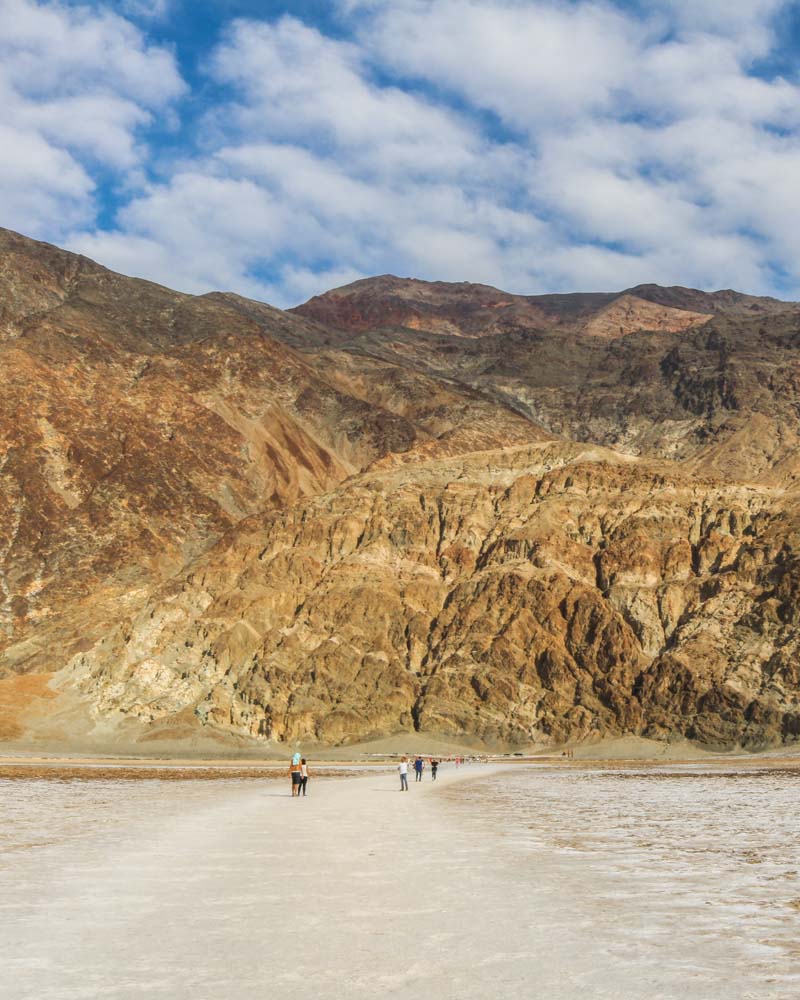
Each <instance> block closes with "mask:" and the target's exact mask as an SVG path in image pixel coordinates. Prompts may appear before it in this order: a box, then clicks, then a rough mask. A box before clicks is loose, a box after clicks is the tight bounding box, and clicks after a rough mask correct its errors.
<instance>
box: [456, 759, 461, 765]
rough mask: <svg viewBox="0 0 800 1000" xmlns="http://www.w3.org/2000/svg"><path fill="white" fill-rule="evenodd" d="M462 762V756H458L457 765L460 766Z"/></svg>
mask: <svg viewBox="0 0 800 1000" xmlns="http://www.w3.org/2000/svg"><path fill="white" fill-rule="evenodd" d="M460 764H461V758H460V757H456V767H459V766H460Z"/></svg>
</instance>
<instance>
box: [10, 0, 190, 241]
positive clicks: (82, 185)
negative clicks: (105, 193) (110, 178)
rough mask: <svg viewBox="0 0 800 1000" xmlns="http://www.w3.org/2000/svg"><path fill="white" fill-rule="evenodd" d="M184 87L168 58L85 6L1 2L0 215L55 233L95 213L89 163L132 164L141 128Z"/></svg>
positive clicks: (122, 23) (139, 154) (141, 151)
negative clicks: (0, 154) (0, 207)
mask: <svg viewBox="0 0 800 1000" xmlns="http://www.w3.org/2000/svg"><path fill="white" fill-rule="evenodd" d="M183 90H184V84H183V82H182V80H181V77H180V75H179V73H178V70H177V68H176V65H175V61H174V58H173V56H172V55H171V54H170V53H168V52H167V51H166V50H165V49H163V48H159V47H158V46H152V45H149V44H148V43H147V41H146V39H145V38H144V36H143V35H142V34H141V32H140V31H139V30H138V29H137V28H135V27H134V26H133V25H132V24H130V22H128V21H126V20H125V19H124V18H121V17H119V16H117V15H115V14H113V13H111V12H109V11H104V10H98V9H96V8H93V7H88V6H74V5H67V4H59V3H36V2H34V0H2V2H1V3H0V103H1V106H2V127H3V130H4V140H5V141H4V142H3V147H2V148H3V163H2V165H0V200H1V201H2V204H3V206H4V214H3V218H2V220H0V221H2V223H3V224H4V225H7V226H17V227H18V228H21V229H23V230H24V231H26V232H28V233H31V234H32V235H36V236H45V237H48V238H51V239H61V238H63V234H64V233H65V232H66V231H67V230H68V229H70V228H72V227H74V226H76V225H78V224H90V223H91V221H92V217H93V214H94V205H93V191H94V188H95V182H94V181H93V179H92V174H93V169H94V166H101V167H103V168H111V169H113V170H117V171H134V170H136V169H137V168H138V167H139V166H140V165H141V164H142V163H143V161H144V159H145V156H146V149H145V148H144V147H143V146H142V144H141V142H140V139H139V133H140V130H141V128H142V127H143V126H145V125H147V124H148V123H149V122H150V121H151V120H152V116H153V114H155V113H159V114H161V113H163V112H164V111H165V109H167V108H168V107H169V105H170V104H171V102H173V101H174V100H175V99H176V98H177V97H179V96H180V94H181V93H182V92H183Z"/></svg>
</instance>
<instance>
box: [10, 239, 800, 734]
mask: <svg viewBox="0 0 800 1000" xmlns="http://www.w3.org/2000/svg"><path fill="white" fill-rule="evenodd" d="M798 351H800V310H798V307H797V306H796V305H794V304H792V303H781V302H777V301H775V300H772V299H755V298H752V297H749V296H742V295H738V294H737V293H734V292H719V293H713V294H706V293H702V292H697V291H694V290H691V289H675V288H673V289H662V288H659V287H658V286H640V287H639V288H636V289H630V290H628V291H627V292H624V293H619V294H607V295H606V294H603V295H599V294H593V295H574V296H561V295H553V296H534V297H525V296H512V295H508V294H507V293H505V292H501V291H499V290H497V289H492V288H489V287H487V286H481V285H469V284H461V285H446V284H442V283H426V282H415V281H404V280H401V279H397V278H392V277H384V278H380V279H370V280H367V281H365V282H357V283H355V284H354V285H352V286H348V287H347V288H345V289H338V290H335V291H334V292H331V293H329V294H328V295H326V296H321V297H318V298H317V299H314V300H312V301H311V302H310V303H308V304H307V305H306V306H304V307H301V308H300V309H299V310H296V311H293V312H289V313H286V312H281V311H280V310H276V309H272V308H270V307H269V306H265V305H263V304H261V303H255V302H249V301H248V300H245V299H242V298H240V297H239V296H234V295H225V294H213V295H207V296H199V297H192V296H186V295H179V294H178V293H175V292H171V291H170V290H168V289H164V288H161V287H159V286H156V285H152V284H150V283H147V282H140V281H135V280H133V279H128V278H124V277H122V276H120V275H115V274H113V273H111V272H109V271H106V270H105V269H103V268H102V267H100V266H99V265H97V264H94V263H93V262H91V261H87V260H85V259H84V258H79V257H75V256H74V255H71V254H67V253H64V252H63V251H59V250H57V249H56V248H52V247H47V246H45V245H43V244H37V243H34V242H33V241H30V240H25V239H23V238H22V237H18V236H16V235H15V234H11V233H7V232H2V231H0V362H1V363H2V368H0V374H1V376H2V379H3V392H2V393H0V475H2V491H0V738H15V739H19V738H24V736H25V733H26V732H37V733H40V734H41V733H43V732H45V731H47V732H49V733H50V735H52V734H53V733H56V734H59V736H60V738H61V739H62V740H64V741H65V742H68V740H69V738H70V732H71V727H72V728H73V729H74V732H75V733H79V734H80V739H82V740H83V739H85V740H87V741H88V740H91V739H92V738H93V733H97V732H102V733H103V734H105V735H108V734H109V733H112V734H113V733H115V732H116V733H120V734H123V735H124V734H128V735H127V736H125V738H127V739H148V738H151V737H157V736H162V737H163V736H165V735H166V734H174V735H179V736H183V735H187V734H191V733H193V732H205V733H213V734H216V735H217V736H219V737H220V738H222V739H228V738H240V739H242V738H243V739H248V740H253V741H256V743H257V742H259V741H262V742H263V741H265V740H295V739H309V740H319V741H322V742H327V743H339V742H347V741H354V740H358V739H362V738H365V737H368V736H375V735H381V734H388V733H393V732H398V731H406V730H412V729H418V730H422V731H425V732H432V733H434V732H435V733H441V734H448V735H452V736H466V737H472V738H477V739H481V740H484V741H486V742H487V743H495V744H505V745H528V744H530V743H532V742H537V743H548V742H560V741H562V740H565V739H582V738H586V737H595V736H598V735H604V734H614V735H616V734H620V733H624V732H633V733H638V734H642V735H647V736H656V737H672V736H686V737H689V738H691V739H696V740H699V741H701V742H703V743H706V744H709V745H714V746H735V745H745V746H751V747H756V746H765V745H769V744H773V743H778V742H781V741H784V740H791V739H795V738H797V737H798V735H800V671H799V669H798V667H797V662H798V659H797V654H798V650H797V645H798V638H797V636H798V631H797V612H796V608H797V606H798V600H797V598H798V591H799V589H800V568H798V567H800V563H799V562H798V550H799V549H800V535H798V530H799V529H800V505H799V500H800V494H798V487H797V474H798V471H799V470H798V456H800V450H799V449H798V440H797V432H796V427H797V414H798V413H800V357H798ZM33 678H36V680H34V679H33ZM23 681H24V683H23ZM65 705H68V706H69V711H67V710H66V709H65V707H64V706H65ZM31 720H34V721H31ZM48 720H50V721H51V722H52V725H49V721H48ZM53 720H55V721H53ZM59 720H61V721H59ZM34 722H35V724H34ZM48 725H49V729H48ZM37 727H38V728H37ZM76 738H77V737H76Z"/></svg>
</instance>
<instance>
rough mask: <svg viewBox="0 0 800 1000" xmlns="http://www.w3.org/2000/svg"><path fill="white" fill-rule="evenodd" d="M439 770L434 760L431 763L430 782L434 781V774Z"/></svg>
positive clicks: (437, 763)
mask: <svg viewBox="0 0 800 1000" xmlns="http://www.w3.org/2000/svg"><path fill="white" fill-rule="evenodd" d="M438 770H439V761H438V760H436V758H434V759H433V760H432V761H431V781H436V772H437V771H438Z"/></svg>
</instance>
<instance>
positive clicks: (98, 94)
mask: <svg viewBox="0 0 800 1000" xmlns="http://www.w3.org/2000/svg"><path fill="white" fill-rule="evenodd" d="M142 3H144V0H128V6H127V7H124V6H123V7H118V9H120V10H128V11H129V12H132V11H133V7H132V6H131V4H133V5H135V6H137V7H142ZM144 6H145V7H147V10H144V9H139V10H137V11H136V15H137V16H139V17H145V16H146V15H148V14H153V15H155V16H160V15H163V13H164V12H165V11H164V10H163V9H161V8H162V7H163V4H161V3H158V2H156V3H149V4H148V3H144ZM782 6H784V4H782V3H781V2H779V0H748V2H744V0H726V2H725V3H724V4H723V2H722V0H693V2H691V3H690V2H689V0H656V2H654V3H644V2H643V0H642V2H641V3H640V5H639V9H638V12H637V11H636V10H634V8H633V7H632V6H631V5H625V6H624V7H623V6H622V5H617V4H614V3H612V2H609V0H576V2H571V3H569V4H566V3H558V2H555V0H392V2H381V0H368V2H364V0H339V3H338V7H339V10H340V13H341V17H342V22H341V26H342V28H343V31H344V32H346V31H347V29H348V28H349V29H351V31H352V33H351V35H350V37H349V38H348V39H343V38H332V37H327V36H326V35H324V34H323V33H321V32H320V31H319V30H317V29H316V28H314V27H312V26H310V25H308V24H303V23H301V21H299V20H298V19H297V18H293V17H283V18H281V19H279V20H277V21H266V20H262V21H259V20H255V19H250V20H246V19H240V20H236V21H233V22H232V23H230V24H229V25H227V27H226V29H225V31H224V32H223V34H222V36H221V38H220V40H219V42H218V44H217V45H216V47H215V49H214V51H213V52H211V53H207V58H206V61H205V64H204V65H205V71H206V72H207V74H208V77H209V82H210V83H211V84H212V85H213V86H212V88H211V89H209V90H208V91H205V90H204V91H203V96H204V97H205V96H206V95H207V94H208V93H213V94H214V95H216V97H215V100H216V103H214V104H212V105H210V106H207V107H206V108H205V113H204V114H203V115H202V117H201V120H200V122H199V123H198V125H197V136H196V139H195V142H194V143H193V144H189V145H186V144H185V145H184V146H183V148H182V149H181V150H180V154H179V158H176V159H174V160H173V161H166V160H159V161H158V162H157V163H156V162H155V161H154V160H153V157H152V154H151V152H150V151H149V150H148V148H147V146H146V145H145V143H144V138H145V136H146V130H147V128H148V126H149V124H151V123H152V122H153V121H154V119H155V117H156V116H163V115H164V114H169V112H170V108H171V107H172V106H173V104H174V102H175V101H176V99H177V98H179V97H180V95H181V93H182V88H183V84H182V82H181V80H180V77H179V75H178V72H177V69H176V67H175V62H174V58H173V56H172V55H171V54H170V53H168V52H166V51H165V50H164V49H163V48H159V47H158V46H153V45H150V44H148V42H147V40H146V37H145V36H144V35H143V34H142V32H141V31H140V30H139V29H137V28H136V27H134V26H133V25H132V24H131V23H130V22H129V21H126V20H125V19H123V18H121V17H119V16H115V15H114V14H111V13H108V12H107V11H105V12H104V11H103V10H98V9H97V8H86V7H80V6H75V5H69V6H66V5H62V4H59V3H44V2H42V3H34V2H33V0H7V2H6V3H5V5H3V4H2V0H0V56H2V57H3V58H2V63H1V65H2V71H1V73H0V101H2V102H3V105H4V112H3V122H4V127H5V128H6V130H7V134H11V133H13V136H14V137H16V138H15V139H14V140H13V143H14V145H13V148H14V150H16V151H18V152H17V153H15V156H14V157H12V158H11V161H10V162H7V163H4V164H2V165H0V186H2V190H3V191H8V192H15V195H14V198H13V199H11V198H7V199H6V201H7V202H8V203H12V202H13V204H14V205H15V213H16V214H15V215H14V218H16V219H19V220H21V221H20V222H19V223H17V224H18V225H19V227H20V228H24V229H27V230H28V231H33V232H35V233H36V234H37V235H42V234H44V235H50V236H54V235H55V236H58V235H59V232H60V231H61V230H59V229H58V227H57V226H56V227H54V224H53V223H52V221H51V222H50V224H49V226H50V228H49V231H48V232H45V230H47V227H48V223H47V218H48V216H49V217H50V219H51V220H52V219H53V218H56V217H57V218H59V219H63V220H64V227H69V229H70V235H69V239H70V245H71V246H72V247H73V248H75V249H80V250H81V251H82V252H85V253H89V254H91V255H93V256H96V257H98V258H99V259H101V260H102V261H103V262H105V263H107V264H109V265H110V266H114V267H117V268H118V269H121V270H124V271H129V272H133V273H137V274H140V275H143V276H146V277H150V278H152V279H154V280H159V281H162V282H165V283H168V284H173V285H175V286H177V287H180V288H184V289H186V290H189V291H206V290H210V289H212V288H218V287H221V288H229V289H232V290H235V291H239V292H243V293H244V294H250V295H253V296H256V297H265V298H267V299H269V300H271V301H273V302H275V303H276V304H280V305H284V304H292V303H294V302H296V301H298V300H299V299H301V298H305V297H307V296H308V295H310V294H313V293H315V292H318V291H321V290H323V289H324V288H325V287H329V286H330V285H333V284H339V283H341V282H342V281H344V280H348V278H349V277H353V278H355V277H359V276H362V275H365V274H371V273H381V272H385V271H394V272H396V273H401V274H410V275H413V274H416V275H419V276H421V277H431V278H446V279H464V280H475V281H485V282H490V283H494V284H498V285H501V286H503V287H506V288H508V289H509V290H512V291H521V292H525V291H536V290H548V289H552V290H564V289H571V288H581V289H587V290H589V289H598V288H605V289H608V288H619V287H623V286H625V285H631V284H635V283H637V282H640V281H662V282H666V283H681V284H697V285H702V286H705V287H709V286H729V285H739V286H740V287H742V288H744V289H745V290H752V291H775V290H776V289H775V283H776V281H778V280H779V279H778V278H776V272H775V271H774V270H773V264H774V263H775V262H778V264H779V266H780V267H781V268H782V269H783V270H784V272H785V273H787V274H789V275H791V280H792V281H794V283H795V284H796V285H797V286H800V263H798V261H800V255H799V254H798V250H800V237H798V235H797V233H796V227H795V226H794V218H795V216H796V210H797V209H798V208H800V195H798V194H797V191H798V187H797V184H796V182H795V178H796V176H797V171H798V167H800V141H799V137H798V130H799V129H800V121H799V120H798V116H800V99H799V98H800V90H799V89H798V87H797V86H796V84H795V83H794V81H792V80H789V79H780V78H767V77H761V76H758V75H756V73H755V71H754V68H753V67H754V65H755V60H758V59H761V58H763V57H765V56H768V55H769V54H770V52H771V50H772V48H773V47H774V46H775V44H776V38H775V36H774V32H773V28H772V18H773V16H774V15H775V14H776V13H777V12H778V11H779V9H780V8H781V7H782ZM10 11H13V12H15V13H16V15H18V16H17V17H15V18H14V23H13V24H11V23H10V22H9V24H8V32H7V33H6V34H5V35H3V34H2V28H3V26H4V25H3V17H5V16H6V15H8V13H9V12H10ZM38 66H43V67H44V68H43V69H42V71H41V72H37V67H38ZM220 94H222V95H224V96H222V97H220V96H219V95H220ZM6 98H7V99H6ZM184 134H186V133H185V132H184ZM28 163H29V164H30V170H27V169H26V164H28ZM98 167H101V168H102V169H103V170H111V171H114V172H115V176H116V177H117V179H118V182H119V184H120V186H121V187H122V186H124V187H126V189H127V193H126V196H125V201H124V204H123V205H122V206H121V208H120V210H119V211H118V213H117V219H116V228H115V230H114V231H113V232H108V231H102V230H97V229H96V227H95V226H94V225H93V224H92V186H93V178H94V177H96V176H97V172H98ZM37 192H38V195H37ZM26 219H29V220H30V222H28V223H25V220H26ZM54 228H55V232H54ZM62 229H63V227H62Z"/></svg>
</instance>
